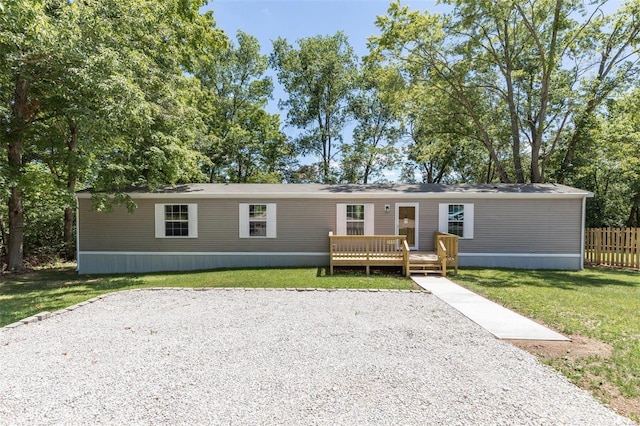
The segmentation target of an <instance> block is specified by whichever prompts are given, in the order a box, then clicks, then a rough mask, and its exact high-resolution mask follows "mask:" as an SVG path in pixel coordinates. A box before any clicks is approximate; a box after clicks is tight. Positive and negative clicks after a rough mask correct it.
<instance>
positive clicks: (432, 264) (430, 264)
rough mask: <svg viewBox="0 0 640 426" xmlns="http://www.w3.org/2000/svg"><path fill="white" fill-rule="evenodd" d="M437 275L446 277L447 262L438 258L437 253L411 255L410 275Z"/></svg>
mask: <svg viewBox="0 0 640 426" xmlns="http://www.w3.org/2000/svg"><path fill="white" fill-rule="evenodd" d="M428 273H435V274H441V275H446V274H447V264H446V261H445V262H442V259H440V258H439V257H438V254H437V253H435V252H429V251H416V252H411V253H410V254H409V275H411V274H425V275H427V274H428Z"/></svg>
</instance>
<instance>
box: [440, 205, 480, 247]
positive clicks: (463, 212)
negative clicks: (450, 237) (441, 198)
mask: <svg viewBox="0 0 640 426" xmlns="http://www.w3.org/2000/svg"><path fill="white" fill-rule="evenodd" d="M439 207H440V208H439V214H440V217H439V226H438V230H439V231H440V232H448V233H449V234H454V235H457V236H458V237H460V238H464V239H472V238H473V210H474V208H473V204H440V206H439Z"/></svg>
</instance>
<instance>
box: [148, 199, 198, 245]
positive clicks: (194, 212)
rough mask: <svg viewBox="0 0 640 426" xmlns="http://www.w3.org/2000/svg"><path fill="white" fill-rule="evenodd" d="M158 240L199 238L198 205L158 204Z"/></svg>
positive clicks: (156, 206)
mask: <svg viewBox="0 0 640 426" xmlns="http://www.w3.org/2000/svg"><path fill="white" fill-rule="evenodd" d="M155 216H156V238H197V237H198V223H197V222H198V205H197V204H156V205H155Z"/></svg>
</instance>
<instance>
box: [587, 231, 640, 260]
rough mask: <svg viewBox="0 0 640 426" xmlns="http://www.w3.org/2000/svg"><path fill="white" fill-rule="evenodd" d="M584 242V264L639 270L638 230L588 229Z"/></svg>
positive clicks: (639, 247)
mask: <svg viewBox="0 0 640 426" xmlns="http://www.w3.org/2000/svg"><path fill="white" fill-rule="evenodd" d="M584 242H585V247H584V248H585V250H584V260H585V262H586V263H589V264H591V265H604V266H617V267H621V268H631V269H640V228H588V229H586V230H585V235H584Z"/></svg>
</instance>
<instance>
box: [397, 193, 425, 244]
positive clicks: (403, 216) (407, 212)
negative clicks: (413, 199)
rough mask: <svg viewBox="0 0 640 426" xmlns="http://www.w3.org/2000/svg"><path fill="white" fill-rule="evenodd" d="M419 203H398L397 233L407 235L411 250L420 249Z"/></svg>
mask: <svg viewBox="0 0 640 426" xmlns="http://www.w3.org/2000/svg"><path fill="white" fill-rule="evenodd" d="M419 219H420V213H419V204H418V203H396V235H406V236H407V243H409V248H410V249H411V250H418V235H419V234H418V228H419V224H420V220H419Z"/></svg>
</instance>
